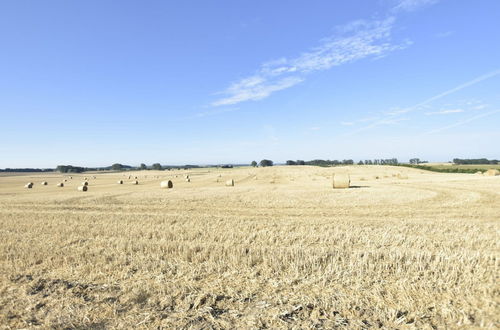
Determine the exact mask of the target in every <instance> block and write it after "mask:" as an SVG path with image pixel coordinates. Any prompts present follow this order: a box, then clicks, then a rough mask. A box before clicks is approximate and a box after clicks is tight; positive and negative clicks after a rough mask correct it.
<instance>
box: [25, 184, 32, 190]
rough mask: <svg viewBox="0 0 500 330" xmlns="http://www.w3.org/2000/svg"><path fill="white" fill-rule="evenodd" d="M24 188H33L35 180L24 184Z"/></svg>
mask: <svg viewBox="0 0 500 330" xmlns="http://www.w3.org/2000/svg"><path fill="white" fill-rule="evenodd" d="M24 188H28V189H31V188H33V182H28V183H27V184H25V185H24Z"/></svg>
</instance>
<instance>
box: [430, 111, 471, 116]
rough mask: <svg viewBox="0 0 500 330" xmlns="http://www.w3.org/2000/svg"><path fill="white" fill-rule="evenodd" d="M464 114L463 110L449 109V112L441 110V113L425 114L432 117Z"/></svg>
mask: <svg viewBox="0 0 500 330" xmlns="http://www.w3.org/2000/svg"><path fill="white" fill-rule="evenodd" d="M460 112H464V110H463V109H449V110H441V111H435V112H426V113H425V114H426V115H427V116H433V115H451V114H454V113H460Z"/></svg>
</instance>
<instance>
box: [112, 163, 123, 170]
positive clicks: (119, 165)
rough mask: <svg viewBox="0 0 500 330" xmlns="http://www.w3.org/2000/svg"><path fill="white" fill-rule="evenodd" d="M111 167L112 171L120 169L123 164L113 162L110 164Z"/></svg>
mask: <svg viewBox="0 0 500 330" xmlns="http://www.w3.org/2000/svg"><path fill="white" fill-rule="evenodd" d="M111 169H112V170H113V171H121V170H122V169H123V165H122V164H118V163H115V164H113V165H111Z"/></svg>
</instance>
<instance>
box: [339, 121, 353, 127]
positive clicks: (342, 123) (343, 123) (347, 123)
mask: <svg viewBox="0 0 500 330" xmlns="http://www.w3.org/2000/svg"><path fill="white" fill-rule="evenodd" d="M340 125H342V126H352V125H354V122H352V121H342V122H340Z"/></svg>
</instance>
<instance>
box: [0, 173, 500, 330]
mask: <svg viewBox="0 0 500 330" xmlns="http://www.w3.org/2000/svg"><path fill="white" fill-rule="evenodd" d="M474 166H476V165H474ZM488 168H491V166H489V167H488ZM347 172H348V173H349V174H350V176H351V188H350V189H332V182H331V178H332V174H333V173H347ZM397 174H404V175H403V176H401V177H403V178H405V177H406V176H407V179H401V178H398V177H397ZM94 175H95V178H93V177H94ZM129 175H130V176H131V178H130V179H129ZM185 175H189V177H190V182H187V181H186V180H185ZM135 176H137V180H138V181H139V184H138V185H133V184H132V182H133V181H135V179H134V177H135ZM84 177H88V178H89V190H88V191H87V192H81V191H77V186H79V185H80V184H81V182H82V181H83V180H84ZM64 179H67V180H68V181H67V182H65V185H64V187H56V184H57V183H59V182H61V181H63V180H64ZM231 179H233V180H234V186H229V187H228V186H226V185H225V182H227V181H228V180H231ZM118 180H123V184H117V181H118ZM162 180H172V182H173V184H174V186H173V188H172V189H160V182H161V181H162ZM29 181H31V182H33V183H34V186H33V188H32V189H25V188H24V185H25V184H26V183H27V182H29ZM42 181H47V182H48V185H47V186H43V185H41V182H42ZM499 198H500V176H496V177H484V176H480V175H474V174H447V173H432V172H427V171H421V170H417V169H411V168H403V167H392V166H348V167H336V168H320V167H310V166H277V167H267V168H234V169H216V168H211V169H193V170H181V171H137V172H127V173H126V174H124V173H98V174H92V173H90V174H89V173H85V174H78V175H73V178H72V179H69V175H62V174H56V173H50V174H47V173H36V174H26V173H25V174H22V175H13V174H2V176H0V251H1V252H0V324H1V325H2V327H5V328H25V327H30V326H37V327H41V328H68V327H74V328H156V327H161V328H194V329H197V328H228V329H229V328H312V327H317V328H334V327H346V328H368V327H375V328H377V327H386V328H424V329H425V328H428V329H431V328H436V327H437V328H445V327H448V328H457V327H481V326H483V327H495V326H496V325H498V322H499V321H500V319H499V316H498V315H500V310H499V307H498V306H499V302H500V301H499V289H500V287H499V285H498V271H499V264H498V256H499V247H498V242H499V234H498V233H499V230H500V222H499V220H500V203H499Z"/></svg>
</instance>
